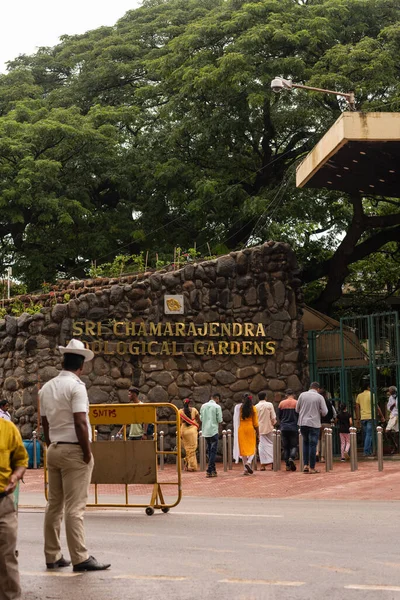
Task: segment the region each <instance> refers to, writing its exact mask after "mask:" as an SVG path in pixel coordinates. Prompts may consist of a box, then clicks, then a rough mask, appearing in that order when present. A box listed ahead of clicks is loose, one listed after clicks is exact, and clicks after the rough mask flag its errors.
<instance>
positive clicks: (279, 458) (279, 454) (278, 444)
mask: <svg viewBox="0 0 400 600" xmlns="http://www.w3.org/2000/svg"><path fill="white" fill-rule="evenodd" d="M276 458H277V463H278V468H277V471H280V470H281V463H282V438H281V431H280V429H278V430H277V432H276Z"/></svg>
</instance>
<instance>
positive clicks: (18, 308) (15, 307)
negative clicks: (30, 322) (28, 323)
mask: <svg viewBox="0 0 400 600" xmlns="http://www.w3.org/2000/svg"><path fill="white" fill-rule="evenodd" d="M42 308H43V305H42V304H40V303H39V302H38V303H36V304H35V303H34V302H33V301H32V300H31V301H30V303H29V305H28V306H25V304H24V303H23V302H22V301H21V300H19V299H18V298H16V299H15V300H14V301H13V302H11V304H10V307H9V311H7V309H3V310H5V311H6V312H5V314H7V312H10V313H11V314H12V315H13V316H14V317H19V316H21V315H22V314H23V313H28V315H35V314H36V313H39V312H40V311H41V310H42Z"/></svg>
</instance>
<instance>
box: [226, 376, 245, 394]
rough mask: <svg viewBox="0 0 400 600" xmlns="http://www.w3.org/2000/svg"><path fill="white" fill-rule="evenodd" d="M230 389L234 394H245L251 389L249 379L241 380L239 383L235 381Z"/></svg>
mask: <svg viewBox="0 0 400 600" xmlns="http://www.w3.org/2000/svg"><path fill="white" fill-rule="evenodd" d="M229 389H230V390H232V392H244V391H245V390H248V389H249V384H248V383H247V379H239V381H235V383H232V385H230V386H229Z"/></svg>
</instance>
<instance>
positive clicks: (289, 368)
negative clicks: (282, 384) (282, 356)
mask: <svg viewBox="0 0 400 600" xmlns="http://www.w3.org/2000/svg"><path fill="white" fill-rule="evenodd" d="M295 368H296V366H295V365H294V363H287V362H284V363H281V365H280V369H279V372H280V374H281V375H293V373H294V372H295Z"/></svg>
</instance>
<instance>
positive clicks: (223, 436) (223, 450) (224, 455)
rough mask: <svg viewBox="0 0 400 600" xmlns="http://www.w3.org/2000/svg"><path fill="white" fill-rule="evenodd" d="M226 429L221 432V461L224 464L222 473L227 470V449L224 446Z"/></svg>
mask: <svg viewBox="0 0 400 600" xmlns="http://www.w3.org/2000/svg"><path fill="white" fill-rule="evenodd" d="M226 442H227V440H226V429H223V430H222V461H223V464H224V471H227V470H228V456H227V455H228V448H227V445H226Z"/></svg>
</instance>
